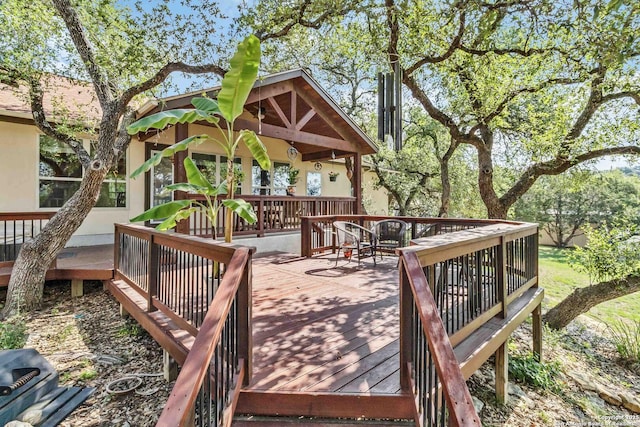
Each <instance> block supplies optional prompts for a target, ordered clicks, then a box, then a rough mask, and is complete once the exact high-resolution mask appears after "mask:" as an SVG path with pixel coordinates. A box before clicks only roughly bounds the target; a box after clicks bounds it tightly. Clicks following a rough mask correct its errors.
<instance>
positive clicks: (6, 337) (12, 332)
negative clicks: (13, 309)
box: [0, 318, 27, 350]
mask: <svg viewBox="0 0 640 427" xmlns="http://www.w3.org/2000/svg"><path fill="white" fill-rule="evenodd" d="M26 343H27V326H26V325H25V323H24V321H23V320H22V319H20V318H13V319H11V320H10V321H7V322H0V350H12V349H16V348H22V347H24V345H25V344H26Z"/></svg>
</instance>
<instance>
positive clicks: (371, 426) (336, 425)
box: [231, 415, 416, 427]
mask: <svg viewBox="0 0 640 427" xmlns="http://www.w3.org/2000/svg"><path fill="white" fill-rule="evenodd" d="M294 425H300V426H305V427H352V426H361V427H409V426H415V425H416V423H415V422H414V421H413V420H363V419H358V420H349V419H338V418H305V417H255V416H237V415H236V416H235V417H234V420H233V423H232V424H231V426H232V427H287V426H294Z"/></svg>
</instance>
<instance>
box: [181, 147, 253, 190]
mask: <svg viewBox="0 0 640 427" xmlns="http://www.w3.org/2000/svg"><path fill="white" fill-rule="evenodd" d="M191 159H192V160H193V163H195V165H196V167H197V168H198V169H199V170H200V172H202V174H203V175H204V176H205V178H207V180H208V181H209V182H210V183H211V184H213V185H218V184H220V183H221V182H222V181H224V180H225V179H226V178H227V157H226V156H218V155H216V154H206V153H191ZM233 163H234V167H235V177H236V191H235V194H241V193H242V180H243V178H244V173H243V172H242V159H241V158H240V157H236V158H235V159H234V160H233Z"/></svg>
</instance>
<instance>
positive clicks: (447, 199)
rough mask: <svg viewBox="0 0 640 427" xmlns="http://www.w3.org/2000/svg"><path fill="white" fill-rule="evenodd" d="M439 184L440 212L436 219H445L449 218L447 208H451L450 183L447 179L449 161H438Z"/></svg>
mask: <svg viewBox="0 0 640 427" xmlns="http://www.w3.org/2000/svg"><path fill="white" fill-rule="evenodd" d="M440 183H441V185H442V194H441V195H440V210H439V211H438V217H440V218H446V217H448V216H449V207H450V206H451V181H450V179H449V160H448V159H442V160H440Z"/></svg>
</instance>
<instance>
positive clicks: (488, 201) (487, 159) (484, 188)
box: [478, 146, 509, 219]
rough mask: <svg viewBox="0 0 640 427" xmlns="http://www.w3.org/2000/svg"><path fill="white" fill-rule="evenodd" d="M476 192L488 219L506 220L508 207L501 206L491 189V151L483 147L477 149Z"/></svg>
mask: <svg viewBox="0 0 640 427" xmlns="http://www.w3.org/2000/svg"><path fill="white" fill-rule="evenodd" d="M478 190H480V196H481V197H482V201H483V202H484V205H485V206H486V207H487V215H488V218H495V219H507V211H508V209H509V207H508V206H507V207H505V206H504V205H503V203H502V202H501V201H500V198H499V197H498V195H497V194H496V191H495V189H494V188H493V159H492V158H491V150H490V149H489V148H487V147H484V146H481V147H478Z"/></svg>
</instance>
